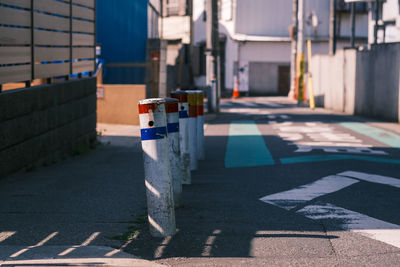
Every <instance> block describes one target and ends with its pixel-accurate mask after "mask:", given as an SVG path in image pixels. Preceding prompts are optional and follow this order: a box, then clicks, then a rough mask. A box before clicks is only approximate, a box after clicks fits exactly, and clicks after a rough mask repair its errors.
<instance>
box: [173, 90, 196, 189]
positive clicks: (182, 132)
mask: <svg viewBox="0 0 400 267" xmlns="http://www.w3.org/2000/svg"><path fill="white" fill-rule="evenodd" d="M171 97H172V98H176V99H178V100H179V107H178V109H179V142H180V144H181V157H182V171H183V178H182V184H191V183H192V175H191V173H190V150H189V103H188V100H187V97H188V95H187V93H186V92H185V91H174V92H171Z"/></svg>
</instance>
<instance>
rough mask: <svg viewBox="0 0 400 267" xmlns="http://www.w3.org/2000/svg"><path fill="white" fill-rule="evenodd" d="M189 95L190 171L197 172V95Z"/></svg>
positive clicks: (190, 92)
mask: <svg viewBox="0 0 400 267" xmlns="http://www.w3.org/2000/svg"><path fill="white" fill-rule="evenodd" d="M186 92H187V93H188V103H189V152H190V170H192V171H193V170H197V168H198V162H197V95H196V93H195V92H194V91H189V90H188V91H186Z"/></svg>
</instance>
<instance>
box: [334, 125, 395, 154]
mask: <svg viewBox="0 0 400 267" xmlns="http://www.w3.org/2000/svg"><path fill="white" fill-rule="evenodd" d="M340 125H342V126H343V127H345V128H347V129H350V130H352V131H354V132H357V133H360V134H363V135H366V136H368V137H371V138H373V139H375V140H376V141H378V142H381V143H383V144H386V145H388V146H391V147H395V148H400V136H399V135H397V134H395V133H392V132H389V131H385V130H382V129H379V128H376V127H373V126H370V125H367V124H365V123H360V122H342V123H340Z"/></svg>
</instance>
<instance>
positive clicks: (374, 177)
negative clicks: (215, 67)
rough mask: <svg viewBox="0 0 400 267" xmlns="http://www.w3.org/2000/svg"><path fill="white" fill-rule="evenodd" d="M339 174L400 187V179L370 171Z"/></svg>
mask: <svg viewBox="0 0 400 267" xmlns="http://www.w3.org/2000/svg"><path fill="white" fill-rule="evenodd" d="M338 175H341V176H348V177H353V178H357V179H360V180H364V181H367V182H371V183H377V184H385V185H390V186H393V187H397V188H400V179H397V178H393V177H387V176H380V175H376V174H368V173H362V172H354V171H346V172H342V173H339V174H338Z"/></svg>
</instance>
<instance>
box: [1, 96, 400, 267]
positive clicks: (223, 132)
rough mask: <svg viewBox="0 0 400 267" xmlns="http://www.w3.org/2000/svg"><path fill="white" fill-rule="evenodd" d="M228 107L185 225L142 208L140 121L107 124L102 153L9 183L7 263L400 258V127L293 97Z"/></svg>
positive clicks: (197, 176) (312, 262) (299, 262)
mask: <svg viewBox="0 0 400 267" xmlns="http://www.w3.org/2000/svg"><path fill="white" fill-rule="evenodd" d="M221 107H222V110H221V113H220V114H219V115H218V116H217V117H216V118H215V119H214V120H212V121H210V122H209V123H208V124H207V126H206V129H205V134H206V137H205V145H206V160H204V161H201V162H200V165H199V170H198V171H195V172H193V173H192V184H191V185H185V186H184V188H183V205H184V206H183V207H182V208H180V209H178V210H176V222H177V228H178V233H177V234H176V235H175V236H173V237H167V238H152V237H151V236H150V235H149V232H148V225H147V222H146V221H145V220H144V219H143V216H142V215H143V212H144V211H145V209H144V208H145V194H144V193H145V192H144V183H143V166H142V164H143V163H142V158H141V150H140V139H139V137H138V129H137V128H134V127H133V128H129V127H128V128H124V127H120V128H118V127H117V128H115V127H111V128H110V129H106V128H104V129H103V134H104V136H103V137H102V140H103V143H104V144H103V145H102V146H100V147H99V148H98V149H97V150H95V151H92V152H91V153H89V154H86V155H82V156H78V157H75V158H71V159H67V160H65V161H62V162H60V163H56V164H54V165H52V166H49V167H40V168H39V169H37V170H35V171H32V172H27V173H24V172H21V173H18V174H15V175H13V176H11V177H9V178H7V179H3V180H0V203H1V205H0V265H1V260H24V259H53V258H54V259H57V260H60V259H66V258H74V259H76V258H81V259H87V258H93V257H96V258H98V257H100V258H102V259H104V258H107V257H108V258H110V257H112V258H119V259H125V258H130V257H132V258H135V257H136V256H138V257H141V258H144V259H147V260H151V261H152V262H153V263H159V264H166V265H171V266H399V264H400V213H399V212H398V211H399V208H400V125H399V124H393V123H385V122H380V121H371V120H367V119H363V118H358V117H354V116H348V115H343V114H338V113H334V112H330V111H326V110H322V109H317V110H309V109H308V108H298V107H297V106H296V105H295V104H293V102H290V101H287V100H286V99H284V98H242V99H239V100H225V101H223V102H222V104H221ZM127 234H128V235H129V234H130V235H131V236H130V237H127ZM118 237H120V238H118ZM118 239H119V240H118ZM106 255H108V256H106ZM100 262H101V260H100ZM53 263H55V262H53ZM24 264H26V263H24ZM47 264H49V263H47ZM57 264H59V263H57ZM73 264H77V263H76V262H75V263H69V265H73ZM96 264H98V265H100V264H99V263H96V262H92V263H90V265H96ZM141 264H143V266H147V265H150V262H141ZM139 265H140V263H139Z"/></svg>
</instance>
